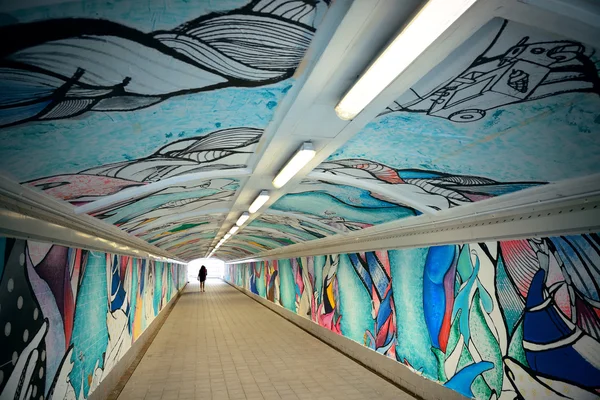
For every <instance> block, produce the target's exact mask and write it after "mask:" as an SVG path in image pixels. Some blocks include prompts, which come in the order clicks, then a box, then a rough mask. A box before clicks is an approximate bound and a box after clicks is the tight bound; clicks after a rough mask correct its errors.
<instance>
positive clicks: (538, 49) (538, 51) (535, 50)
mask: <svg viewBox="0 0 600 400" xmlns="http://www.w3.org/2000/svg"><path fill="white" fill-rule="evenodd" d="M544 52H546V49H544V48H543V47H534V48H533V49H531V53H532V54H542V53H544Z"/></svg>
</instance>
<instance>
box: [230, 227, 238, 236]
mask: <svg viewBox="0 0 600 400" xmlns="http://www.w3.org/2000/svg"><path fill="white" fill-rule="evenodd" d="M239 229H240V227H239V226H236V225H234V226H232V227H231V229H230V230H229V234H230V235H235V233H236V232H237V231H238V230H239Z"/></svg>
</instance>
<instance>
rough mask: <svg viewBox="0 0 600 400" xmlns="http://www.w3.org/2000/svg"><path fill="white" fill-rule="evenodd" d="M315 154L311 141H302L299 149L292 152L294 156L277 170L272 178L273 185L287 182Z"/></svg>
mask: <svg viewBox="0 0 600 400" xmlns="http://www.w3.org/2000/svg"><path fill="white" fill-rule="evenodd" d="M314 156H315V149H314V147H313V145H312V143H311V142H304V143H302V146H301V147H300V149H299V150H298V151H297V152H296V154H294V156H293V157H292V158H291V159H290V160H289V161H288V163H287V164H285V167H283V168H282V169H281V171H279V173H278V174H277V176H276V177H275V179H273V186H275V187H276V188H277V189H279V188H280V187H282V186H283V185H285V184H286V183H288V181H289V180H290V179H292V177H293V176H294V175H296V174H297V173H298V171H300V170H301V169H302V167H304V166H305V165H306V164H308V162H309V161H310V160H312V159H313V157H314Z"/></svg>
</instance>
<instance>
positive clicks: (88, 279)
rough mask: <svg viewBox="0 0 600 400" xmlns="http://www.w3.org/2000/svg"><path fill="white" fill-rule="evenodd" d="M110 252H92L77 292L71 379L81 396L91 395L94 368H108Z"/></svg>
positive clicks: (77, 393)
mask: <svg viewBox="0 0 600 400" xmlns="http://www.w3.org/2000/svg"><path fill="white" fill-rule="evenodd" d="M106 269H107V266H106V254H105V253H100V252H96V251H90V252H89V255H88V259H87V265H86V267H85V272H84V274H83V279H82V281H81V286H80V287H79V292H78V293H77V304H76V305H75V321H74V324H73V335H72V337H71V344H72V345H73V355H72V357H71V362H72V363H73V370H72V371H71V373H70V374H69V379H70V381H71V384H72V385H73V389H74V390H75V394H76V395H77V396H78V397H79V396H80V393H81V392H82V391H83V396H82V397H83V398H87V396H88V393H89V390H90V387H89V383H88V379H89V377H91V376H93V374H94V368H95V367H96V364H98V367H99V368H104V352H105V351H106V346H107V345H108V328H107V326H106V316H107V314H108V312H109V311H108V289H107V288H108V286H107V279H106V274H107V270H106Z"/></svg>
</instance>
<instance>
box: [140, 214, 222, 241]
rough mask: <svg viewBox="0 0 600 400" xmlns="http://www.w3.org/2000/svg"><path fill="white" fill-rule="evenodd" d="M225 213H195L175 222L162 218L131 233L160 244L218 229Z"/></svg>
mask: <svg viewBox="0 0 600 400" xmlns="http://www.w3.org/2000/svg"><path fill="white" fill-rule="evenodd" d="M223 219H224V217H223V214H204V215H198V214H194V215H193V216H191V217H187V218H185V217H184V218H177V219H176V220H175V221H173V222H167V223H164V222H163V221H162V219H159V220H157V221H152V222H149V223H147V224H144V225H143V226H141V227H140V228H138V229H136V230H134V231H131V232H130V233H132V234H134V235H136V236H138V237H140V238H141V239H144V240H145V241H147V242H148V243H150V244H155V245H160V244H162V243H164V242H170V241H171V240H173V238H179V237H181V236H184V235H188V234H192V233H198V232H201V233H204V232H214V231H217V230H218V229H219V228H220V227H221V224H222V223H223Z"/></svg>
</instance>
